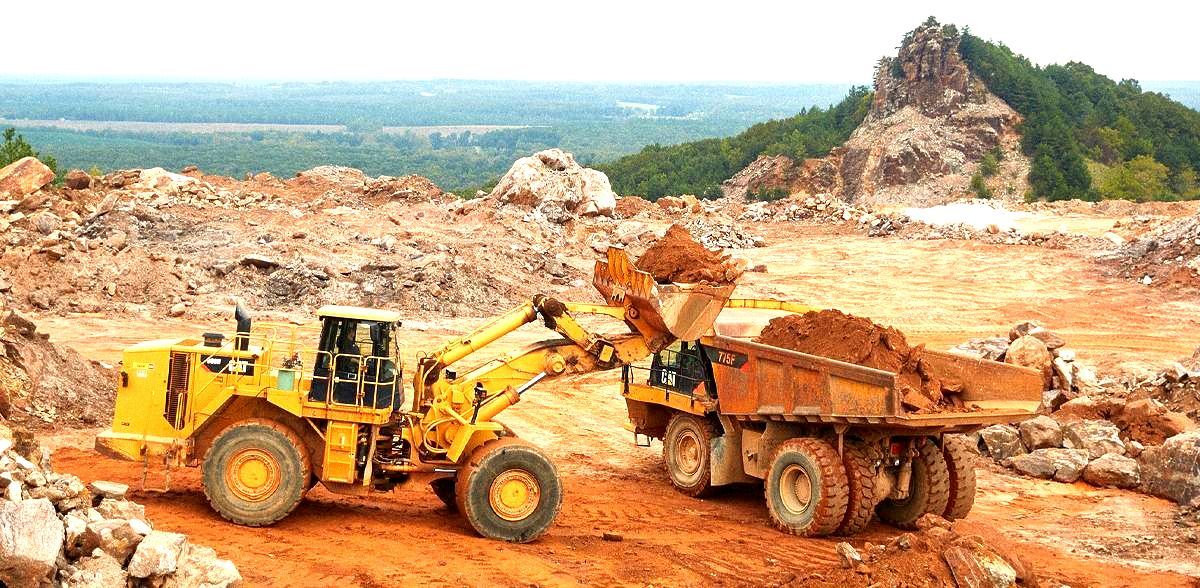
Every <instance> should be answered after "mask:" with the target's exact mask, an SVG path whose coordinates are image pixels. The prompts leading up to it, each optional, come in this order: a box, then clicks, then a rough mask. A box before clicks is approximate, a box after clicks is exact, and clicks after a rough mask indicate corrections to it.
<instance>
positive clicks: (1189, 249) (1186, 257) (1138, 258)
mask: <svg viewBox="0 0 1200 588" xmlns="http://www.w3.org/2000/svg"><path fill="white" fill-rule="evenodd" d="M1109 259H1111V260H1113V261H1115V262H1116V264H1117V267H1118V270H1119V272H1120V274H1121V275H1122V276H1124V277H1126V278H1129V279H1133V280H1139V281H1142V282H1143V283H1145V284H1154V285H1163V284H1172V285H1181V286H1186V287H1192V288H1195V287H1198V286H1200V214H1196V215H1192V216H1189V217H1185V218H1181V219H1178V220H1175V221H1172V222H1170V223H1167V224H1165V225H1163V226H1161V227H1159V228H1158V229H1156V230H1154V231H1153V232H1151V233H1150V234H1148V235H1145V236H1143V237H1141V238H1139V239H1136V240H1134V241H1132V242H1130V243H1128V244H1126V245H1125V246H1124V247H1122V248H1121V249H1120V250H1119V251H1117V252H1116V253H1115V254H1114V255H1113V256H1111V257H1110V258H1109Z"/></svg>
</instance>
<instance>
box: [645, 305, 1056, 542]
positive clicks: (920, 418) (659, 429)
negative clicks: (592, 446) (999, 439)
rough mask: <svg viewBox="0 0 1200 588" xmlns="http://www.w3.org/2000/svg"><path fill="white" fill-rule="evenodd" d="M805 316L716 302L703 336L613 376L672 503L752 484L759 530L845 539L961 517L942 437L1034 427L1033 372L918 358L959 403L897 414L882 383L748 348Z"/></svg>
mask: <svg viewBox="0 0 1200 588" xmlns="http://www.w3.org/2000/svg"><path fill="white" fill-rule="evenodd" d="M807 310H812V309H808V308H805V307H802V306H798V305H792V304H789V303H781V302H776V301H759V300H736V299H735V300H730V301H729V308H727V309H726V310H725V311H724V312H722V314H721V316H720V317H719V318H718V319H717V321H716V322H715V324H714V326H713V329H712V330H711V331H710V332H708V333H706V334H705V335H704V336H701V337H699V338H698V339H696V340H681V341H678V342H675V343H673V344H672V345H670V346H669V347H667V348H665V349H663V350H661V351H659V352H658V353H657V354H655V355H654V357H653V359H652V361H651V363H650V366H649V368H648V369H646V368H641V367H635V366H630V367H627V368H625V369H624V373H623V393H624V396H625V399H626V402H627V404H628V410H629V418H630V424H631V428H632V429H633V430H634V432H635V437H636V438H637V439H638V440H640V439H642V438H643V437H642V436H647V437H650V438H657V439H661V440H662V443H663V458H664V461H665V462H666V470H667V473H668V476H669V477H670V480H671V483H672V484H673V485H674V486H675V488H676V489H678V490H679V491H680V492H682V493H684V494H687V495H690V496H704V495H707V494H709V493H710V492H712V490H713V489H715V488H717V487H719V486H724V485H727V484H736V483H742V482H757V481H759V480H762V481H763V482H764V492H765V495H766V502H767V509H768V511H769V512H770V517H771V520H772V521H773V523H774V524H775V525H776V526H777V527H779V528H780V529H782V530H784V531H787V532H790V533H793V534H796V535H806V536H818V535H826V534H830V533H839V534H851V533H855V532H857V531H860V530H862V529H863V528H864V527H866V526H867V525H868V524H869V523H870V522H871V520H872V519H873V518H874V517H875V516H876V515H878V516H879V518H880V519H881V520H883V521H885V522H887V523H890V524H893V525H896V526H899V527H911V526H913V525H914V524H915V522H916V520H917V519H918V518H919V517H920V516H921V515H923V514H925V513H936V514H938V515H941V516H943V517H946V518H947V519H957V518H961V517H963V516H965V515H966V514H967V512H968V511H969V510H970V509H971V505H972V503H973V501H974V495H975V471H974V469H973V467H972V464H971V462H972V456H971V450H970V448H969V447H968V445H967V444H966V442H964V440H963V437H961V436H958V435H954V434H956V433H959V434H961V433H969V432H972V431H975V430H977V429H979V428H981V427H984V426H987V425H991V424H996V423H1008V422H1014V421H1019V420H1024V419H1027V418H1030V417H1032V416H1034V415H1035V414H1036V411H1037V409H1038V405H1039V403H1040V402H1041V392H1042V376H1041V374H1040V373H1038V372H1036V371H1035V370H1030V369H1027V368H1023V367H1018V366H1013V365H1008V364H1003V363H998V362H994V361H986V360H981V359H975V358H972V357H967V356H960V355H954V354H950V353H938V352H934V351H928V350H926V351H925V352H924V355H923V356H922V357H923V361H929V362H933V363H935V364H936V365H937V367H938V369H939V373H945V374H950V375H952V376H954V377H956V378H957V379H958V380H960V381H961V382H962V383H963V389H962V392H961V394H960V397H961V399H962V400H963V405H964V406H963V407H961V408H957V409H955V408H951V409H948V410H946V411H945V412H930V413H927V414H926V413H921V414H918V413H913V412H909V411H907V410H906V409H905V408H904V406H903V405H902V404H901V401H900V396H899V393H898V390H897V387H896V374H894V373H891V372H887V371H882V370H877V369H872V368H868V367H863V366H860V365H854V364H850V363H844V362H841V361H835V360H832V359H827V358H824V357H818V356H815V355H808V354H805V353H799V352H796V351H791V350H787V349H781V348H778V347H772V346H768V345H762V344H759V343H756V342H754V338H755V337H756V336H757V335H759V334H760V333H761V332H762V330H763V328H764V327H765V326H766V323H767V322H768V320H769V319H770V318H773V317H775V316H780V315H782V314H784V313H786V312H805V311H807Z"/></svg>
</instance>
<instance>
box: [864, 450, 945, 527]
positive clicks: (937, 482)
mask: <svg viewBox="0 0 1200 588" xmlns="http://www.w3.org/2000/svg"><path fill="white" fill-rule="evenodd" d="M949 501H950V474H949V472H948V471H947V468H946V458H945V457H943V456H942V448H941V447H938V446H937V444H936V443H934V442H933V440H932V439H927V440H926V442H925V443H924V444H922V445H921V449H920V451H919V453H918V455H917V457H914V458H913V471H912V480H911V481H910V486H909V491H908V498H905V499H904V500H895V499H891V498H889V499H886V500H884V501H883V502H881V503H879V506H878V507H876V509H875V512H876V513H878V514H879V518H880V519H882V520H883V521H884V522H887V523H889V524H891V525H894V526H896V527H900V528H902V529H911V528H913V527H915V526H916V523H917V519H919V518H921V515H923V514H926V513H934V514H937V515H939V516H941V514H942V513H943V512H945V511H946V504H947V503H948V502H949Z"/></svg>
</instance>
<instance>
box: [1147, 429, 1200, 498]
mask: <svg viewBox="0 0 1200 588" xmlns="http://www.w3.org/2000/svg"><path fill="white" fill-rule="evenodd" d="M1138 463H1140V464H1141V466H1142V484H1143V488H1144V489H1145V490H1146V492H1149V493H1150V494H1154V495H1155V496H1161V497H1163V498H1169V499H1171V500H1174V501H1175V502H1178V503H1180V504H1188V503H1189V502H1191V501H1193V500H1196V499H1197V498H1200V431H1192V432H1190V433H1183V434H1180V435H1176V436H1174V437H1171V438H1170V439H1167V440H1166V441H1165V442H1164V443H1163V444H1162V445H1160V446H1158V447H1147V448H1146V450H1145V451H1143V452H1142V454H1141V455H1139V456H1138Z"/></svg>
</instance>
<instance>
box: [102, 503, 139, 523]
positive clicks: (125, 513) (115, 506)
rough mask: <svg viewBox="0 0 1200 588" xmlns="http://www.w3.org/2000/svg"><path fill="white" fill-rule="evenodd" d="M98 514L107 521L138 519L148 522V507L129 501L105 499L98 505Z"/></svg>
mask: <svg viewBox="0 0 1200 588" xmlns="http://www.w3.org/2000/svg"><path fill="white" fill-rule="evenodd" d="M96 512H98V513H100V516H102V517H104V518H106V519H126V520H129V519H138V520H141V521H143V522H145V521H146V507H144V506H142V505H140V504H138V503H136V502H130V501H128V500H113V499H111V498H104V499H101V500H100V504H98V505H96Z"/></svg>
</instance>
